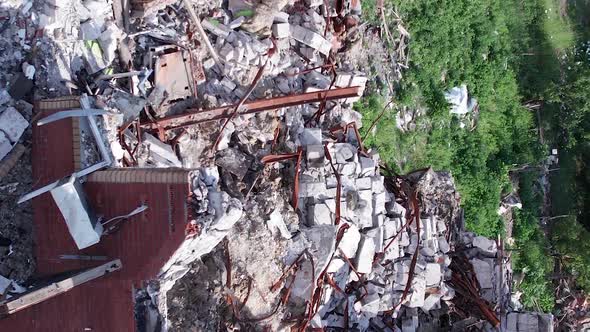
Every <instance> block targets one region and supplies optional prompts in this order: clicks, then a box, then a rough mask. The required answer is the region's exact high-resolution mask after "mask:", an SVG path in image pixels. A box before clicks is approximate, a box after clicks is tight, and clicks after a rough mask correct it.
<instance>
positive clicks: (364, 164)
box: [360, 157, 375, 176]
mask: <svg viewBox="0 0 590 332" xmlns="http://www.w3.org/2000/svg"><path fill="white" fill-rule="evenodd" d="M360 165H361V174H360V176H374V175H375V161H374V160H373V159H370V158H366V157H360Z"/></svg>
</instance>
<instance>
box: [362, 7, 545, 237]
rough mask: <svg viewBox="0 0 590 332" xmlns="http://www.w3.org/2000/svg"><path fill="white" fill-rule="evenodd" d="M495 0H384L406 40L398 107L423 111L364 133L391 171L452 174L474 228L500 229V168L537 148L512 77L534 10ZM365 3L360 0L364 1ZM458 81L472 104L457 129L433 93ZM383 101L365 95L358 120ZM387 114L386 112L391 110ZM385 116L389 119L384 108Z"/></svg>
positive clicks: (524, 159)
mask: <svg viewBox="0 0 590 332" xmlns="http://www.w3.org/2000/svg"><path fill="white" fill-rule="evenodd" d="M519 4H520V1H516V0H515V1H513V3H512V5H508V4H506V2H505V1H472V0H470V1H467V0H465V1H456V0H453V1H451V0H448V1H442V2H441V1H430V0H420V1H411V2H409V1H392V2H390V5H396V7H397V8H398V12H399V13H400V15H401V16H402V17H404V18H405V19H404V20H405V21H404V22H405V24H406V27H407V28H408V29H409V31H410V33H411V36H412V39H411V53H410V58H411V59H412V66H411V68H410V70H409V71H408V72H407V73H406V75H405V76H406V77H405V78H404V80H403V81H402V82H401V86H399V89H398V91H397V96H396V98H397V100H398V101H399V102H398V106H400V107H401V106H403V105H404V104H405V105H407V106H410V107H416V106H418V107H419V108H424V109H426V110H427V116H426V117H422V118H420V119H419V120H418V123H417V124H416V125H417V128H419V129H418V130H414V131H410V132H407V133H402V132H400V131H399V130H398V129H396V127H395V126H394V125H392V124H391V123H390V122H389V121H381V126H380V127H378V128H377V130H376V132H375V134H374V135H372V137H371V138H370V139H369V141H368V144H370V145H374V146H378V147H379V149H380V152H381V155H382V157H383V158H384V159H385V160H386V161H387V162H389V163H391V164H393V165H396V166H397V168H398V171H400V172H407V171H410V170H412V169H416V168H421V167H426V166H432V167H434V168H435V169H445V170H450V171H452V174H453V176H454V178H455V181H456V183H457V185H458V188H459V190H460V192H461V194H462V201H463V206H464V208H465V215H466V221H467V225H468V227H469V228H470V229H471V230H473V231H476V232H477V233H479V234H483V235H487V236H494V235H496V234H499V233H502V232H503V224H502V221H501V219H500V218H499V216H498V215H497V213H496V210H497V208H498V203H499V201H500V198H501V194H502V189H503V188H506V187H508V185H509V180H508V170H509V169H510V168H511V167H513V165H515V164H523V163H532V162H537V161H538V160H539V156H540V153H539V151H541V149H540V147H538V146H537V145H536V143H535V142H536V141H537V137H536V133H535V132H534V131H531V129H532V128H533V126H534V119H533V114H531V112H530V111H528V110H527V109H526V108H524V107H522V106H521V97H520V95H519V87H518V83H517V76H518V75H517V73H518V70H519V68H518V64H519V61H520V60H519V59H515V58H514V56H513V54H515V53H518V52H520V50H521V49H526V47H527V43H529V42H530V41H528V40H527V39H526V38H520V37H521V36H518V38H515V37H513V36H512V31H516V33H521V32H522V31H525V30H526V26H525V24H526V22H530V21H532V20H534V16H535V15H538V13H540V9H539V8H536V9H530V10H528V12H524V13H521V15H522V17H518V16H515V15H514V8H515V6H519ZM366 6H367V7H368V8H370V7H371V5H370V4H367V5H366ZM461 84H467V86H468V88H469V90H470V93H471V94H472V95H473V96H475V97H476V98H477V99H478V101H479V104H480V110H481V112H480V114H479V119H478V121H477V126H476V127H475V129H473V130H471V129H470V126H469V125H468V126H467V127H466V128H463V129H461V127H460V126H461V123H460V121H459V120H458V119H457V118H455V117H452V116H451V115H450V114H449V111H448V106H447V103H446V101H445V99H444V96H443V92H444V91H446V90H448V89H450V88H452V87H454V86H458V85H461ZM382 105H383V100H380V98H379V97H378V96H373V97H371V98H369V99H368V100H365V102H364V104H362V105H359V106H358V107H359V110H360V111H361V112H362V113H363V114H364V116H365V119H366V122H367V123H368V122H370V121H371V120H372V118H374V117H375V116H377V114H378V113H379V112H380V111H381V108H382ZM392 113H393V112H392ZM385 117H386V119H389V120H391V121H392V122H393V121H394V115H393V114H387V115H386V116H385Z"/></svg>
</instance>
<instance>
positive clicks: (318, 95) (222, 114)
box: [141, 86, 361, 130]
mask: <svg viewBox="0 0 590 332" xmlns="http://www.w3.org/2000/svg"><path fill="white" fill-rule="evenodd" d="M360 93H361V88H360V87H358V86H354V87H348V88H337V89H331V90H321V91H314V92H307V93H300V94H296V95H291V96H284V97H276V98H269V99H262V100H255V101H249V102H245V103H244V105H243V107H241V109H240V110H239V113H238V115H242V114H252V113H259V112H264V111H270V110H276V109H279V108H283V107H290V106H298V105H305V104H309V103H318V102H321V101H323V100H336V99H345V98H352V97H358V96H360ZM235 108H236V105H229V106H223V107H218V108H213V109H209V110H200V109H189V110H188V111H187V112H186V113H184V114H180V115H171V116H167V117H164V118H161V119H158V120H155V121H153V122H152V121H150V122H144V123H142V124H141V126H142V127H144V128H146V129H151V130H157V129H159V128H163V129H164V130H172V129H180V128H186V127H189V126H192V125H196V124H200V123H206V122H210V121H216V120H222V119H226V118H228V117H231V116H232V113H233V111H234V110H235Z"/></svg>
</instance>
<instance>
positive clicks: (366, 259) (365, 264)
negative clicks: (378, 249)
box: [355, 235, 375, 274]
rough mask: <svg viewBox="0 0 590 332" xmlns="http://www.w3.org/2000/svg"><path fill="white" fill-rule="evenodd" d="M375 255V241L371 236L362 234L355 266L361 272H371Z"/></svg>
mask: <svg viewBox="0 0 590 332" xmlns="http://www.w3.org/2000/svg"><path fill="white" fill-rule="evenodd" d="M374 256H375V242H374V241H373V239H372V238H371V237H368V236H364V235H362V236H361V242H360V244H359V248H358V251H357V253H356V258H355V267H356V270H357V271H358V272H359V273H365V274H368V273H371V270H372V268H373V257H374Z"/></svg>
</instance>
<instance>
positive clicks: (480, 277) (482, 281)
mask: <svg viewBox="0 0 590 332" xmlns="http://www.w3.org/2000/svg"><path fill="white" fill-rule="evenodd" d="M470 262H471V265H473V270H474V271H475V276H476V277H477V281H479V285H480V286H481V288H492V287H493V283H492V271H493V270H492V265H491V264H490V263H488V262H487V260H481V259H478V258H473V259H471V260H470Z"/></svg>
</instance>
